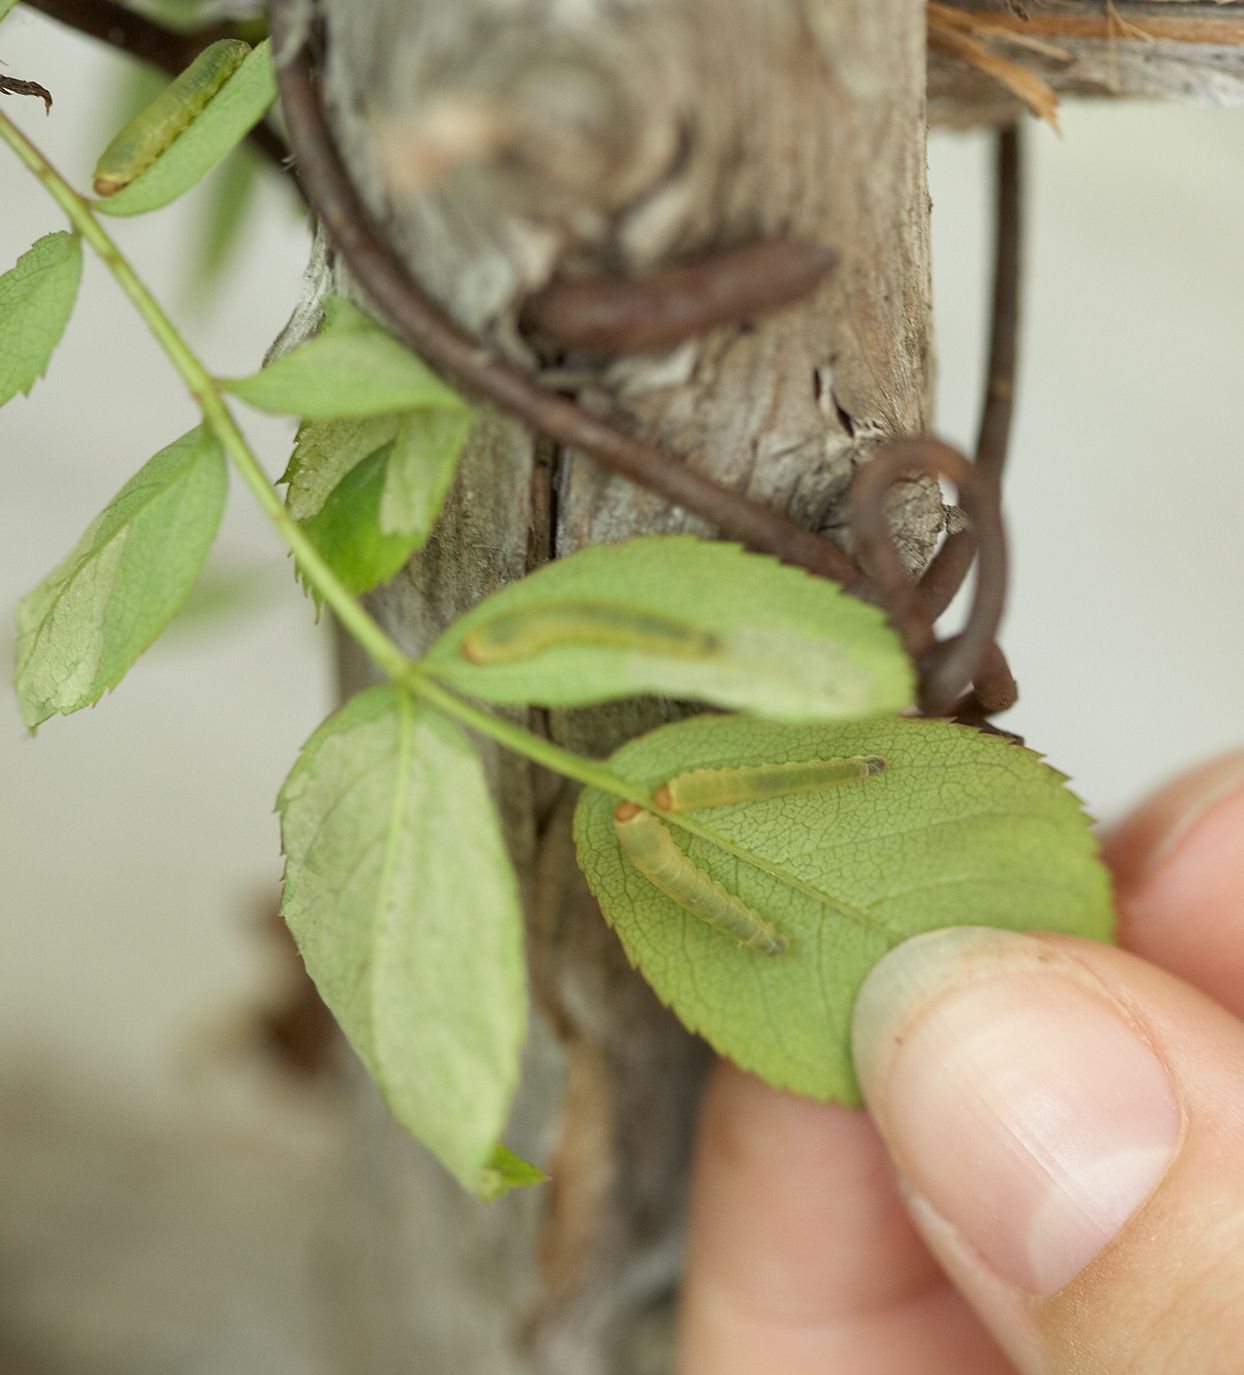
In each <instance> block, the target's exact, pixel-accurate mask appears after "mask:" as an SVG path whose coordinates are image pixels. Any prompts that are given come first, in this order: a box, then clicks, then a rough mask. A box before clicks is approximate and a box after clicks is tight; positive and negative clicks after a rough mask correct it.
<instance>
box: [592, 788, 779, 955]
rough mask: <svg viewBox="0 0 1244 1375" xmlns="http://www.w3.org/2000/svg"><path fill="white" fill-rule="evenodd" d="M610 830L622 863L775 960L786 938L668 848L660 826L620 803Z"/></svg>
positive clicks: (665, 832)
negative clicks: (618, 849) (620, 848)
mask: <svg viewBox="0 0 1244 1375" xmlns="http://www.w3.org/2000/svg"><path fill="white" fill-rule="evenodd" d="M613 826H614V830H615V831H616V832H617V836H618V841H619V843H620V844H621V846H622V850H623V853H624V854H625V855H626V857H627V859H628V860H630V862H631V863H632V864H633V865H634V866H635V868H636V869H638V870H639V872H640V873H641V874H642V875H643V876H644V878H646V879H647V880H648V882H649V883H651V884H652V886H653V887H654V888H658V889H660V891H661V892H662V893H664V894H665V896H666V897H667V898H672V899H673V901H674V902H676V903H677V904H678V905H679V907H681V908H683V909H684V910H685V911H687V912H690V913H691V915H692V916H693V917H695V918H697V919H698V920H699V921H702V922H705V923H707V925H709V926H711V927H712V928H713V929H714V930H715V931H720V932H721V934H722V935H723V936H728V937H729V938H730V939H731V940H732V941H734V942H735V944H737V945H741V946H743V947H744V948H745V949H748V950H756V951H758V952H759V953H760V954H762V955H781V954H782V953H783V952H784V951H785V950H786V948H787V941H786V938H785V937H784V936H782V935H781V934H780V933H779V932H778V931H777V929H776V928H775V927H774V926H773V925H772V924H771V923H769V922H767V921H766V920H765V919H764V918H763V917H762V916H761V915H760V914H759V913H758V912H754V911H753V910H752V909H751V908H750V907H749V906H748V905H747V904H746V903H745V902H743V901H742V899H741V898H737V897H735V895H734V894H733V893H728V892H726V890H725V889H724V888H723V887H722V886H721V884H720V883H718V882H717V881H716V879H712V878H709V876H708V875H707V874H706V873H705V872H704V871H703V869H700V868H697V866H696V865H694V864H693V863H692V862H691V860H690V859H689V858H688V857H687V856H686V855H685V854H684V853H683V852H682V850H680V849H679V847H678V846H677V845H676V844H675V843H674V838H673V836H671V835H670V833H669V830H668V828H667V827H666V825H665V823H664V822H663V821H661V820H659V819H658V818H657V817H655V816H654V815H653V814H652V813H651V812H649V811H645V810H644V809H643V808H642V807H638V806H636V805H635V803H633V802H623V803H622V804H621V805H620V806H619V807H618V808H617V809H616V810H615V811H614V814H613Z"/></svg>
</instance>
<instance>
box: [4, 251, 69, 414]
mask: <svg viewBox="0 0 1244 1375" xmlns="http://www.w3.org/2000/svg"><path fill="white" fill-rule="evenodd" d="M81 275H82V245H81V243H80V242H79V241H78V238H77V236H76V235H74V234H63V233H62V234H46V235H44V237H43V238H41V239H40V240H39V241H38V242H37V243H36V244H34V246H33V247H32V248H30V249H29V250H28V251H27V252H25V253H23V254H22V256H21V257H20V258H18V260H17V262H16V264H15V265H14V266H13V267H11V268H10V269H9V270H8V272H6V273H5V274H4V276H2V277H0V406H3V405H4V403H5V402H6V401H11V400H12V399H13V397H15V396H16V395H17V393H18V392H23V393H25V394H27V395H28V394H29V392H30V389H31V387H33V386H34V384H35V383H36V382H37V381H38V380H39V378H40V377H42V376H43V374H44V373H45V372H46V371H47V366H48V363H49V361H50V360H51V357H52V350H53V349H55V347H56V345H57V344H59V343H60V337H61V335H62V334H64V332H65V326H66V325H67V324H68V323H69V316H70V314H71V313H72V312H73V303H74V301H75V300H76V299H77V296H78V280H79V278H80V277H81Z"/></svg>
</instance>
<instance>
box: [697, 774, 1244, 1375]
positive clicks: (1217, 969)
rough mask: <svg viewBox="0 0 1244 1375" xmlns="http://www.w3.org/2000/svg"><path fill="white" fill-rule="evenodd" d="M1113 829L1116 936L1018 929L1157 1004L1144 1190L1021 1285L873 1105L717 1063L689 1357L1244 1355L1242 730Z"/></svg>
mask: <svg viewBox="0 0 1244 1375" xmlns="http://www.w3.org/2000/svg"><path fill="white" fill-rule="evenodd" d="M1104 850H1105V857H1106V860H1107V862H1108V864H1109V865H1110V867H1111V869H1112V870H1113V873H1114V875H1115V880H1116V889H1117V893H1118V898H1119V905H1120V911H1121V916H1122V928H1121V942H1122V945H1123V946H1124V947H1125V948H1124V949H1113V948H1110V947H1106V946H1101V945H1096V944H1093V943H1090V942H1085V941H1078V940H1074V939H1071V938H1068V937H1058V936H1050V935H1044V936H1038V937H1036V938H1035V939H1034V938H1029V937H1004V939H1009V940H1013V941H1018V942H1026V943H1027V949H1028V950H1029V951H1032V950H1035V951H1036V952H1037V958H1038V959H1047V958H1048V959H1052V960H1055V961H1061V962H1062V963H1064V964H1072V963H1074V965H1075V966H1076V967H1077V968H1079V969H1081V970H1082V971H1085V972H1086V973H1087V975H1088V976H1089V977H1091V978H1092V979H1095V980H1096V981H1097V982H1098V984H1099V985H1101V986H1102V987H1104V988H1105V990H1107V991H1108V993H1109V994H1110V995H1111V996H1112V997H1114V998H1115V999H1117V1000H1118V1003H1119V1004H1120V1005H1121V1006H1124V1007H1126V1008H1127V1009H1128V1013H1129V1015H1131V1016H1134V1017H1135V1019H1136V1021H1137V1023H1138V1024H1140V1025H1142V1026H1143V1028H1144V1035H1145V1037H1146V1039H1147V1042H1148V1044H1149V1046H1150V1049H1151V1050H1152V1051H1153V1052H1154V1054H1155V1055H1156V1057H1157V1058H1158V1059H1159V1060H1160V1061H1161V1063H1162V1065H1163V1067H1164V1068H1165V1070H1166V1072H1167V1073H1168V1074H1169V1076H1170V1078H1171V1081H1172V1082H1173V1084H1174V1086H1175V1088H1176V1090H1177V1092H1178V1095H1179V1098H1180V1102H1181V1105H1182V1111H1183V1114H1184V1126H1183V1135H1182V1138H1181V1141H1180V1145H1179V1150H1178V1154H1177V1156H1176V1157H1175V1160H1174V1163H1173V1164H1172V1165H1171V1166H1170V1167H1169V1169H1168V1170H1167V1171H1166V1173H1165V1174H1164V1175H1163V1176H1162V1177H1161V1180H1160V1182H1159V1183H1158V1184H1157V1186H1156V1188H1155V1190H1154V1191H1153V1193H1152V1194H1151V1195H1149V1196H1148V1198H1147V1201H1146V1202H1144V1203H1143V1205H1142V1206H1140V1207H1139V1209H1138V1211H1137V1212H1136V1213H1135V1214H1133V1215H1132V1216H1131V1217H1130V1218H1129V1219H1128V1220H1127V1221H1125V1222H1124V1223H1123V1224H1122V1226H1121V1229H1120V1230H1119V1231H1118V1232H1117V1233H1116V1234H1114V1236H1113V1240H1111V1241H1109V1243H1108V1244H1107V1245H1106V1246H1105V1248H1104V1249H1103V1250H1102V1251H1101V1252H1100V1253H1099V1254H1097V1255H1096V1256H1095V1257H1094V1258H1092V1259H1090V1260H1089V1261H1088V1263H1087V1264H1086V1265H1085V1266H1084V1268H1083V1269H1082V1270H1080V1271H1079V1272H1078V1273H1076V1274H1075V1275H1074V1276H1073V1278H1072V1279H1071V1280H1070V1282H1069V1283H1066V1284H1065V1285H1064V1286H1063V1287H1062V1288H1060V1289H1058V1290H1057V1291H1056V1292H1054V1293H1052V1294H1048V1295H1045V1296H1034V1295H1032V1294H1026V1293H1022V1292H1020V1291H1019V1290H1018V1289H1017V1288H1016V1287H1015V1286H1014V1285H1013V1284H1011V1283H1010V1282H1008V1281H1007V1280H1006V1279H1005V1278H1002V1277H1000V1276H999V1275H998V1274H997V1273H996V1272H995V1271H994V1270H993V1269H992V1268H991V1267H990V1265H989V1264H988V1263H987V1262H985V1261H984V1260H983V1259H982V1257H981V1255H980V1254H979V1253H976V1252H974V1251H973V1250H972V1249H971V1248H970V1247H968V1246H967V1245H966V1244H964V1243H963V1241H962V1239H961V1238H960V1237H959V1236H958V1234H957V1233H956V1232H955V1231H954V1229H953V1228H951V1227H949V1226H947V1224H946V1223H945V1222H944V1220H943V1219H941V1218H939V1217H938V1216H937V1215H935V1214H933V1213H932V1211H931V1210H930V1209H929V1208H928V1207H927V1206H925V1205H923V1202H922V1200H920V1199H918V1198H917V1199H916V1200H915V1201H914V1202H913V1204H912V1206H911V1209H910V1210H909V1208H908V1206H907V1205H906V1204H905V1202H904V1199H905V1197H910V1194H909V1193H907V1192H906V1191H905V1190H904V1189H903V1187H902V1186H901V1185H900V1184H899V1183H898V1181H897V1178H896V1172H895V1169H894V1166H893V1164H892V1161H891V1159H890V1156H889V1154H888V1152H887V1147H886V1145H885V1144H883V1140H884V1139H886V1138H885V1137H883V1135H882V1133H880V1132H879V1131H878V1129H877V1127H876V1126H875V1125H874V1122H873V1121H872V1120H871V1119H870V1117H869V1116H868V1115H866V1114H865V1112H863V1111H860V1110H852V1109H846V1108H842V1107H840V1106H836V1105H830V1106H824V1105H819V1104H816V1103H813V1102H811V1101H809V1100H807V1099H801V1098H796V1097H792V1096H790V1095H787V1094H783V1093H778V1092H776V1091H774V1090H772V1089H770V1088H768V1087H767V1086H766V1085H764V1084H762V1083H761V1082H760V1081H759V1080H757V1079H755V1078H753V1077H752V1076H750V1075H748V1074H745V1073H743V1072H742V1071H740V1070H738V1069H736V1068H734V1067H733V1066H731V1065H729V1064H724V1063H723V1064H721V1065H720V1066H719V1067H718V1069H717V1071H716V1073H715V1076H714V1078H713V1080H712V1082H711V1085H710V1088H709V1091H708V1093H707V1096H706V1100H705V1103H704V1107H703V1110H702V1115H701V1119H700V1129H699V1140H698V1146H697V1154H696V1162H695V1167H694V1173H693V1182H692V1205H691V1230H690V1254H689V1262H688V1270H687V1278H686V1283H685V1286H684V1291H683V1296H682V1307H681V1319H680V1343H679V1361H678V1372H679V1375H755V1372H758V1371H764V1372H771V1375H838V1372H847V1371H849V1372H851V1373H852V1375H899V1372H904V1373H905V1372H912V1371H919V1372H920V1375H962V1372H968V1371H970V1372H972V1375H1007V1373H1012V1375H1013V1373H1014V1372H1022V1373H1023V1375H1081V1373H1083V1375H1089V1372H1091V1373H1092V1375H1124V1372H1127V1375H1238V1372H1239V1371H1241V1370H1244V1355H1242V1354H1241V1353H1244V1299H1242V1298H1241V1295H1244V1260H1242V1259H1241V1257H1244V1163H1242V1162H1244V752H1239V753H1237V754H1235V755H1232V756H1229V757H1225V758H1224V759H1221V760H1218V761H1215V762H1214V763H1213V764H1210V765H1207V766H1206V767H1205V768H1203V769H1200V770H1197V771H1195V772H1193V773H1191V774H1188V775H1186V776H1184V777H1183V778H1181V779H1178V780H1176V781H1175V782H1174V783H1173V784H1171V785H1170V786H1169V787H1167V788H1166V789H1164V790H1163V791H1162V792H1160V793H1159V794H1157V795H1156V796H1155V797H1154V798H1152V799H1150V801H1149V802H1147V803H1146V804H1145V805H1144V806H1143V807H1141V808H1140V809H1139V810H1138V811H1137V812H1136V813H1135V814H1134V815H1133V816H1132V817H1131V818H1130V819H1129V820H1128V821H1127V822H1125V823H1124V824H1123V825H1122V826H1121V827H1119V828H1118V829H1117V830H1116V831H1115V832H1113V833H1112V834H1111V835H1110V836H1109V837H1107V839H1106V841H1105V844H1104ZM1042 952H1044V954H1042ZM1128 952H1134V953H1128ZM952 972H953V971H952ZM1023 1015H1025V1016H1026V1015H1028V1013H1027V1009H1025V1011H1024V1013H1023ZM1034 1015H1035V1014H1034ZM1033 1030H1034V1034H1037V1035H1039V1034H1040V1027H1039V1026H1035V1025H1034V1028H1033ZM856 1049H857V1058H858V1055H859V1053H860V1049H859V1045H858V1043H857V1047H856ZM896 1053H898V1052H896ZM882 1088H884V1084H883V1085H882ZM866 1092H867V1090H866ZM867 1096H868V1098H869V1101H870V1102H882V1101H883V1100H884V1094H874V1093H871V1092H868V1093H867ZM878 1120H879V1121H881V1124H882V1129H883V1131H886V1130H887V1126H886V1122H885V1118H884V1111H883V1112H882V1117H881V1118H879V1119H878ZM961 1146H962V1150H963V1156H964V1159H965V1160H969V1161H970V1159H971V1142H963V1143H961ZM904 1165H905V1167H906V1169H907V1170H908V1172H909V1173H910V1172H912V1170H913V1169H914V1171H915V1173H916V1174H919V1165H920V1162H919V1161H912V1160H911V1159H910V1158H908V1159H906V1160H905V1161H904ZM1006 1222H1007V1220H1006V1219H1005V1218H1003V1219H1002V1224H1003V1225H1004V1226H1005V1225H1006ZM952 1277H953V1278H952Z"/></svg>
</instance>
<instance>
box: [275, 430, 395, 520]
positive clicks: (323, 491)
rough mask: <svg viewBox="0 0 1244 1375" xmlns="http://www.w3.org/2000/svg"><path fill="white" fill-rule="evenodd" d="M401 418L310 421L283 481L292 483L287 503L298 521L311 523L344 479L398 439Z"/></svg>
mask: <svg viewBox="0 0 1244 1375" xmlns="http://www.w3.org/2000/svg"><path fill="white" fill-rule="evenodd" d="M399 423H400V417H399V416H396V415H368V416H359V417H355V418H352V419H346V420H306V421H304V422H303V423H302V424H301V425H300V426H299V427H298V438H297V439H296V440H295V441H294V452H293V454H292V455H291V456H290V460H289V463H288V465H287V466H286V468H285V471H284V472H283V473H282V474H281V476H280V478H278V481H279V482H285V483H288V484H289V490H288V491H287V492H286V493H285V504H286V506H287V507H289V513H290V515H291V516H293V517H294V519H295V520H308V519H309V518H310V517H311V516H314V515H315V514H316V513H317V512H318V511H319V510H320V509H321V508H322V507H323V505H324V503H325V502H326V501H327V500H328V498H329V495H330V494H331V492H332V491H333V489H334V488H335V487H336V486H337V485H338V483H340V482H341V480H342V479H343V478H344V477H346V476H347V474H349V473H350V472H352V471H353V470H354V469H355V468H357V467H358V465H359V464H360V463H362V461H363V460H364V459H365V458H367V457H368V456H369V455H371V454H374V453H375V452H376V450H377V449H383V448H384V447H385V445H386V444H392V443H393V441H394V440H395V439H396V438H397V427H398V425H399Z"/></svg>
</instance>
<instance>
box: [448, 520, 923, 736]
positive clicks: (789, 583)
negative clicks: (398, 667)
mask: <svg viewBox="0 0 1244 1375" xmlns="http://www.w3.org/2000/svg"><path fill="white" fill-rule="evenodd" d="M425 664H426V667H427V669H428V671H429V672H431V673H434V674H435V675H436V676H437V677H438V678H440V679H441V680H442V681H443V682H446V683H449V684H452V685H453V686H454V687H456V688H460V689H461V690H462V691H463V692H469V693H471V694H472V695H473V696H476V697H482V698H483V699H484V700H485V701H488V702H497V703H503V704H510V703H517V702H534V703H537V704H539V705H541V706H577V705H581V704H583V703H587V702H604V701H608V700H610V699H612V698H616V697H630V696H635V695H636V694H640V693H661V694H664V695H667V696H671V697H691V698H697V699H699V700H700V701H704V702H712V703H714V704H715V705H717V706H723V707H733V708H736V709H739V710H742V711H751V712H756V713H758V714H761V715H765V716H769V717H773V718H775V719H785V720H810V719H818V718H819V719H826V718H829V719H833V718H853V717H861V716H868V715H878V714H881V713H889V712H895V711H901V710H902V709H903V708H904V707H906V706H907V705H908V703H909V702H910V701H911V696H912V691H913V680H912V672H911V666H910V664H909V662H908V660H907V657H906V655H905V654H904V653H903V650H902V647H901V645H900V644H899V641H898V637H897V636H896V635H895V634H894V632H893V631H892V630H891V629H890V627H889V626H888V625H887V624H886V622H885V618H884V617H883V616H882V614H881V612H880V611H878V610H877V609H876V608H874V607H871V606H866V605H865V604H864V603H863V602H861V601H858V600H857V599H855V598H854V597H848V596H846V595H845V594H844V593H843V591H842V589H841V588H840V587H839V586H838V585H837V583H833V582H829V581H827V580H826V579H824V578H813V577H811V576H809V575H808V574H807V573H804V572H801V571H800V570H799V569H795V568H787V567H784V566H783V565H781V564H779V563H777V562H776V560H774V559H771V558H768V557H765V556H762V555H759V554H747V553H744V552H743V550H742V549H740V548H739V547H738V546H737V545H732V544H720V543H714V542H708V541H705V540H700V539H696V538H694V537H693V536H690V535H680V536H670V535H658V536H650V537H647V538H644V539H635V540H628V541H626V542H625V543H622V544H610V545H599V546H596V547H594V548H591V549H584V550H582V551H581V552H579V553H577V554H572V555H570V556H569V557H568V558H564V559H558V560H557V562H556V563H553V564H550V565H549V566H548V567H547V568H542V569H541V570H540V571H539V572H538V573H533V574H532V575H531V576H530V577H527V578H523V579H522V580H521V581H520V582H517V583H514V584H513V585H511V586H510V587H507V588H504V589H502V591H500V592H497V593H495V594H494V595H493V596H491V597H488V598H487V599H486V600H485V601H483V602H481V603H480V605H479V606H477V607H475V608H474V610H472V611H470V612H468V613H467V615H465V616H463V617H462V618H461V619H460V620H458V621H455V622H454V624H453V625H451V626H450V627H449V629H448V630H447V631H446V632H445V633H444V634H443V635H442V636H441V638H440V639H439V640H438V641H437V642H436V644H435V645H433V647H432V650H431V652H430V653H429V654H428V657H427V659H426V661H425Z"/></svg>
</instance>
